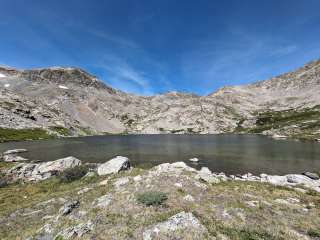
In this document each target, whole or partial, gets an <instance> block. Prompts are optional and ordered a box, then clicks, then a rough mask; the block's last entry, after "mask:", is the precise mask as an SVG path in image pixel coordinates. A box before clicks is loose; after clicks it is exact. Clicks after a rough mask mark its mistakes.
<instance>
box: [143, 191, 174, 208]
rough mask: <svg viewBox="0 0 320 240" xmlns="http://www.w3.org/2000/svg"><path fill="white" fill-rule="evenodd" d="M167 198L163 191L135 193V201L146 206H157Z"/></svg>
mask: <svg viewBox="0 0 320 240" xmlns="http://www.w3.org/2000/svg"><path fill="white" fill-rule="evenodd" d="M167 199H168V197H167V195H166V194H165V193H163V192H156V191H155V192H153V191H149V192H144V193H140V194H138V195H137V201H138V202H140V203H142V204H144V205H146V206H158V205H161V204H162V203H163V202H164V201H166V200H167Z"/></svg>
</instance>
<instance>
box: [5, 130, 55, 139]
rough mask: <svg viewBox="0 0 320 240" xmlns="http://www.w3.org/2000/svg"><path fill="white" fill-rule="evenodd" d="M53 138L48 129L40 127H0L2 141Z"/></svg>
mask: <svg viewBox="0 0 320 240" xmlns="http://www.w3.org/2000/svg"><path fill="white" fill-rule="evenodd" d="M50 138H53V136H52V135H50V134H49V133H48V132H47V131H46V130H44V129H40V128H30V129H10V128H0V142H8V141H23V140H37V139H50Z"/></svg>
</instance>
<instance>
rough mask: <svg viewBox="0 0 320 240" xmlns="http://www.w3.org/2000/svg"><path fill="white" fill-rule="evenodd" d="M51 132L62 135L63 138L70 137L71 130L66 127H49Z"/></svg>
mask: <svg viewBox="0 0 320 240" xmlns="http://www.w3.org/2000/svg"><path fill="white" fill-rule="evenodd" d="M49 129H50V130H52V131H54V132H56V133H58V134H60V135H62V136H70V135H71V134H70V130H69V129H67V128H64V127H59V126H53V127H49Z"/></svg>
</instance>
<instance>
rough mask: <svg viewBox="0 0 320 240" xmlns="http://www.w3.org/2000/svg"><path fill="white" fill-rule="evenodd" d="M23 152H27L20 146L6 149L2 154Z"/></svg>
mask: <svg viewBox="0 0 320 240" xmlns="http://www.w3.org/2000/svg"><path fill="white" fill-rule="evenodd" d="M24 152H28V150H27V149H24V148H20V149H19V148H17V149H11V150H7V151H5V152H4V153H3V155H9V154H17V153H24Z"/></svg>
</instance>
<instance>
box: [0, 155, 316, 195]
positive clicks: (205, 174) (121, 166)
mask: <svg viewBox="0 0 320 240" xmlns="http://www.w3.org/2000/svg"><path fill="white" fill-rule="evenodd" d="M26 151H27V150H26V149H13V150H8V151H6V152H4V153H3V157H2V158H3V161H5V162H22V163H19V164H17V165H16V166H14V167H13V168H10V169H8V170H7V171H6V172H5V174H6V175H7V176H8V177H9V178H10V179H11V181H17V180H22V181H41V180H46V179H48V178H50V177H52V176H55V175H56V174H57V173H59V172H62V171H64V170H66V169H69V168H74V167H76V166H80V165H81V164H82V162H81V160H79V159H77V158H75V157H72V156H69V157H66V158H62V159H58V160H55V161H49V162H41V163H26V162H25V161H28V159H25V158H23V157H20V156H19V155H17V154H18V153H21V152H26ZM189 161H191V162H198V161H199V159H197V158H192V159H189ZM90 165H91V166H94V167H93V168H92V169H90V171H91V172H93V173H96V174H98V175H99V176H102V175H108V174H114V173H118V172H120V171H122V170H127V169H130V162H129V159H128V158H126V157H122V156H117V157H115V158H113V159H111V160H109V161H107V162H105V163H103V164H99V163H96V164H90ZM157 167H158V168H160V169H162V168H164V169H166V170H165V171H168V172H169V171H172V170H176V169H179V168H181V169H183V170H185V171H190V172H196V173H197V174H196V178H198V179H200V180H202V181H204V182H207V183H210V184H212V183H219V182H221V181H230V180H235V181H254V182H262V183H269V184H273V185H277V186H287V187H297V186H302V187H305V188H308V189H311V190H314V191H317V192H320V177H319V175H318V174H317V173H312V172H305V173H303V174H287V175H282V176H281V175H268V174H265V173H262V174H260V175H259V176H255V175H253V174H251V173H247V174H243V175H240V174H237V175H229V176H228V175H226V174H225V173H223V172H221V173H213V172H211V170H210V169H208V168H207V167H202V168H201V170H199V171H197V170H196V169H194V168H192V167H189V166H187V165H186V164H185V163H184V162H175V163H171V164H170V163H163V164H160V165H159V166H157ZM296 189H299V188H296ZM299 190H300V191H303V189H302V188H301V189H299Z"/></svg>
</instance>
